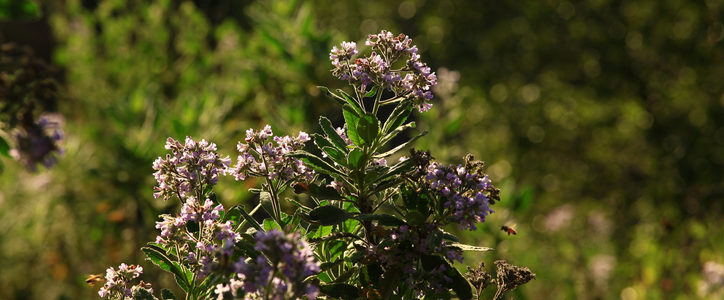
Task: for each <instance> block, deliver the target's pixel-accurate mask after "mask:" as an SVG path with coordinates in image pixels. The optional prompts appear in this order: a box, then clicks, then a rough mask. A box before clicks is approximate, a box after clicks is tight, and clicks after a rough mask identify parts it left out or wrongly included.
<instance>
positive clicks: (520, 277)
mask: <svg viewBox="0 0 724 300" xmlns="http://www.w3.org/2000/svg"><path fill="white" fill-rule="evenodd" d="M495 265H496V266H497V268H498V274H497V278H496V280H495V282H496V283H497V284H498V291H497V292H496V293H495V297H494V299H498V298H499V297H502V296H503V294H505V293H506V292H509V291H512V290H514V289H516V288H517V287H519V286H521V285H524V284H526V283H528V281H531V280H533V279H535V274H534V273H533V272H531V271H530V269H528V268H526V267H518V266H514V265H511V264H509V263H508V262H506V261H504V260H497V261H495Z"/></svg>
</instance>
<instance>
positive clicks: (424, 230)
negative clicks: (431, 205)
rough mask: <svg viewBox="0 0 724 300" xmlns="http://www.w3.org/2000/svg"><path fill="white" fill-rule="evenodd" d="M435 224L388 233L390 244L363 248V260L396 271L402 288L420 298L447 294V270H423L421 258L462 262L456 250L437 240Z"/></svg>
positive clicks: (459, 251)
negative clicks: (438, 258)
mask: <svg viewBox="0 0 724 300" xmlns="http://www.w3.org/2000/svg"><path fill="white" fill-rule="evenodd" d="M437 231H438V230H437V228H436V225H435V224H424V225H422V226H408V225H402V226H400V227H398V228H395V229H393V230H392V231H391V232H390V235H389V236H390V239H391V243H385V242H383V243H381V244H380V245H373V246H369V247H368V248H367V255H366V260H369V261H375V262H378V263H379V264H380V265H381V266H382V267H383V268H385V269H387V270H389V269H398V270H401V271H402V272H403V273H404V274H405V277H406V279H405V281H404V282H405V285H406V287H407V288H408V289H410V290H415V291H419V293H420V295H417V296H420V297H422V296H424V295H425V294H430V293H432V294H437V293H441V292H443V291H445V290H447V289H448V288H447V286H448V285H449V284H450V283H451V281H452V280H451V279H450V278H449V277H448V276H447V275H445V274H444V272H445V271H446V268H447V266H446V265H444V264H441V265H439V266H434V267H429V266H428V267H427V268H424V267H423V263H422V262H421V260H422V258H423V256H431V255H439V256H442V257H445V258H446V259H447V260H449V261H457V262H462V261H463V257H462V252H461V250H460V249H459V248H455V247H450V245H448V244H447V242H445V241H444V240H442V239H441V238H440V237H439V236H438V237H435V236H434V235H433V234H431V233H433V232H437Z"/></svg>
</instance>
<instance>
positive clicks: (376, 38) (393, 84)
mask: <svg viewBox="0 0 724 300" xmlns="http://www.w3.org/2000/svg"><path fill="white" fill-rule="evenodd" d="M365 45H367V46H370V47H371V48H372V52H371V54H370V55H369V56H367V57H360V58H357V59H354V60H353V56H354V55H355V54H357V52H358V51H357V45H356V44H355V43H354V42H342V44H341V45H340V47H339V48H338V47H336V46H335V47H334V48H332V51H331V52H330V54H329V59H330V61H331V62H332V66H334V69H332V75H333V76H335V77H337V78H339V79H341V80H347V81H349V82H350V83H351V84H353V85H355V86H359V88H360V90H362V91H365V90H366V89H367V87H368V86H369V85H372V84H375V85H379V86H383V87H385V88H388V89H390V90H391V91H393V92H395V94H396V96H399V97H410V98H412V99H414V100H415V103H416V104H417V105H418V110H419V111H420V112H425V111H428V110H429V109H430V108H431V107H432V104H431V103H430V102H429V101H430V100H431V99H432V97H433V95H432V92H431V89H432V87H434V86H435V85H436V84H437V76H436V75H435V72H432V70H431V69H430V67H428V66H427V64H425V63H424V62H422V61H420V54H418V49H417V46H415V45H412V39H410V37H408V36H406V35H404V34H400V35H397V36H395V35H393V34H392V33H391V32H389V31H385V30H382V31H381V32H380V33H378V34H372V35H370V36H369V37H368V38H367V41H366V42H365ZM401 58H404V59H406V60H405V63H404V65H402V66H398V64H396V62H397V61H398V60H399V59H401Z"/></svg>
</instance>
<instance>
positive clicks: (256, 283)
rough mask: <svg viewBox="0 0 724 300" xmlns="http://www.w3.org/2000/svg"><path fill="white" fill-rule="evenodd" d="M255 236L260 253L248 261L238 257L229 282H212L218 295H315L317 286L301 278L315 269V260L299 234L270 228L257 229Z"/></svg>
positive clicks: (254, 297) (279, 297)
mask: <svg viewBox="0 0 724 300" xmlns="http://www.w3.org/2000/svg"><path fill="white" fill-rule="evenodd" d="M255 240H256V243H257V244H256V246H255V247H254V249H255V250H257V251H259V252H261V253H263V254H264V255H259V256H258V257H257V258H256V260H251V261H249V262H246V261H244V260H241V261H239V262H238V263H237V264H236V265H235V269H236V274H235V275H234V276H233V277H232V278H231V279H230V280H229V282H228V283H225V284H219V285H217V286H216V289H215V293H216V294H217V295H218V299H224V296H225V295H231V296H233V297H239V296H241V295H244V297H245V299H262V298H264V299H298V298H301V297H302V296H306V297H307V299H316V298H317V295H318V294H319V289H318V288H317V286H315V285H313V284H310V283H308V282H305V281H304V280H305V279H306V278H307V277H309V276H312V275H315V274H317V273H318V272H319V270H320V269H319V263H318V262H317V261H315V259H314V253H313V251H312V249H311V248H310V247H309V245H308V244H307V243H306V242H305V241H304V240H302V239H301V238H300V237H299V234H297V233H292V234H284V233H282V232H281V231H279V230H271V231H267V232H257V234H256V236H255ZM264 295H267V296H268V298H266V297H264Z"/></svg>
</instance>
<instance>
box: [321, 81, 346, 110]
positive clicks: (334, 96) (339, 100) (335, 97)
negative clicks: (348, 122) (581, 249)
mask: <svg viewBox="0 0 724 300" xmlns="http://www.w3.org/2000/svg"><path fill="white" fill-rule="evenodd" d="M317 87H318V88H319V89H320V90H322V92H323V93H324V95H325V96H327V97H329V98H330V99H332V100H334V101H335V102H337V103H339V104H340V105H344V103H345V101H344V99H342V97H340V96H339V95H337V94H335V93H333V92H332V91H330V90H329V88H327V87H326V86H321V85H320V86H317Z"/></svg>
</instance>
